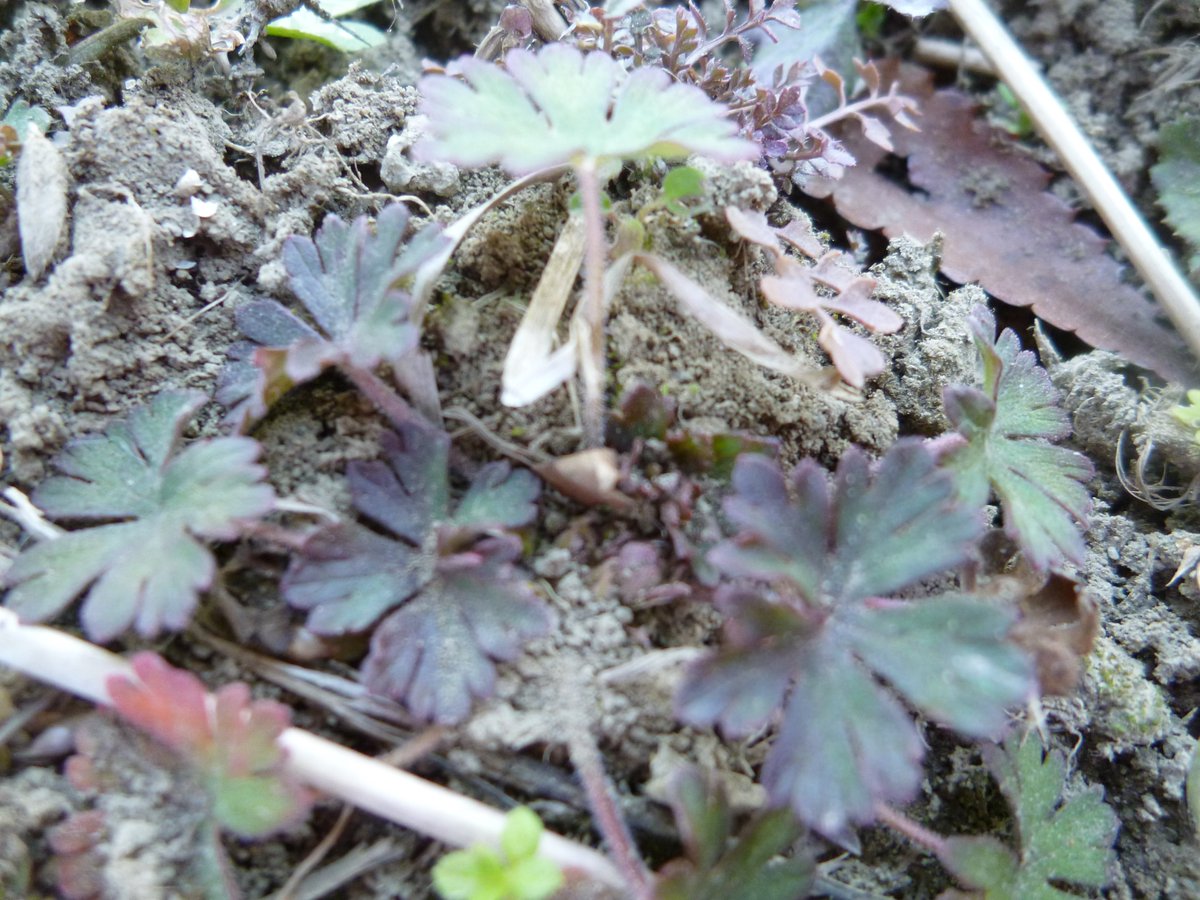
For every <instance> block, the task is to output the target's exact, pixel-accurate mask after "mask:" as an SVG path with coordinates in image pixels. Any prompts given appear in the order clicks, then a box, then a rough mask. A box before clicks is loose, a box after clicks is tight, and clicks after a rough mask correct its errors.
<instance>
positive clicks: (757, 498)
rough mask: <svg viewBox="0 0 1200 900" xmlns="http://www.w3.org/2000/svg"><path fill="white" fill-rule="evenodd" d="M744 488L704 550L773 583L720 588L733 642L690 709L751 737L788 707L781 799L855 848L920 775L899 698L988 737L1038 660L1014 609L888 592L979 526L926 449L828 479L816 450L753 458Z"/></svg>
mask: <svg viewBox="0 0 1200 900" xmlns="http://www.w3.org/2000/svg"><path fill="white" fill-rule="evenodd" d="M732 484H733V488H734V490H733V493H732V494H731V495H730V496H729V497H728V498H727V499H726V501H725V510H726V514H727V516H728V518H729V520H730V522H731V523H732V524H733V525H734V526H736V527H738V528H739V529H740V530H739V532H738V533H737V534H736V535H735V537H734V538H732V539H729V540H726V541H724V542H722V543H721V544H719V545H718V546H717V547H716V548H714V549H713V550H712V551H711V552H710V553H709V556H708V561H709V562H710V563H711V564H713V565H714V566H716V567H717V568H718V569H720V570H722V571H723V572H724V573H725V574H726V575H729V576H734V577H738V578H755V579H759V580H761V581H766V582H769V583H770V585H771V587H770V588H768V589H759V590H753V589H751V588H750V587H748V586H745V585H742V586H723V587H722V588H720V589H719V590H718V592H717V603H718V606H719V607H720V608H721V611H722V612H723V613H725V615H726V625H725V630H724V640H723V644H722V647H721V648H720V649H719V650H717V651H716V652H714V653H712V654H710V655H709V656H708V657H706V658H705V659H703V660H701V661H700V662H699V663H698V664H696V665H695V666H693V668H692V669H691V670H690V672H689V674H688V677H687V679H686V680H685V683H684V685H683V687H682V689H681V691H680V693H679V696H678V698H677V703H678V708H679V712H680V715H681V716H682V717H683V718H684V719H685V720H686V721H688V722H689V723H691V724H694V725H711V724H718V725H720V726H721V728H722V730H723V731H724V732H725V733H726V734H728V735H731V736H740V735H746V734H749V733H750V732H751V731H753V730H755V729H758V728H761V727H763V726H764V725H766V724H767V723H768V722H769V721H771V719H772V717H773V716H774V715H775V714H776V712H777V711H778V710H780V709H782V720H781V723H780V730H779V735H778V738H777V739H776V741H775V742H774V744H773V745H772V747H771V749H770V751H769V754H768V757H767V761H766V764H765V766H764V769H763V782H764V784H765V786H766V787H767V791H768V794H769V796H770V797H771V799H772V801H773V802H774V803H775V804H778V805H786V806H789V807H790V808H791V809H792V811H793V812H794V813H795V815H796V816H797V817H798V818H799V819H800V821H802V822H804V823H805V824H807V825H809V826H810V827H812V828H814V829H816V830H817V831H819V832H821V833H822V834H824V835H826V836H828V837H830V838H833V839H835V840H838V841H840V842H842V843H843V844H845V845H847V846H853V845H854V835H853V831H852V827H853V825H855V824H858V823H863V822H868V821H870V820H871V819H872V818H873V817H874V811H875V808H876V805H877V803H878V802H879V801H880V800H884V801H888V802H903V801H905V800H907V799H908V798H909V797H910V796H911V794H912V793H913V791H915V790H916V788H917V786H918V785H919V783H920V778H921V768H920V760H921V756H922V742H921V740H920V738H919V735H918V733H917V731H916V728H915V726H914V725H913V722H912V720H911V716H910V714H909V713H908V712H907V710H906V709H905V708H904V706H903V705H902V704H901V703H899V702H898V698H903V699H904V700H905V701H907V702H908V703H910V704H912V705H913V706H916V707H917V708H919V709H920V710H921V711H922V712H923V713H925V714H926V715H928V716H929V717H930V718H932V719H934V720H936V721H939V722H942V723H944V724H946V725H949V726H950V727H953V728H957V729H959V730H961V731H963V732H965V733H967V734H970V735H972V736H991V735H995V734H997V733H999V731H1000V730H1001V729H1002V728H1003V727H1004V726H1005V723H1006V710H1007V709H1008V708H1009V707H1011V706H1013V705H1016V704H1019V703H1021V702H1023V701H1024V700H1026V699H1027V698H1028V696H1029V694H1030V692H1031V690H1032V689H1033V684H1034V679H1033V671H1032V666H1031V665H1030V662H1029V660H1028V659H1027V658H1026V657H1025V655H1024V654H1023V653H1022V652H1021V651H1020V650H1019V649H1018V648H1016V647H1015V646H1012V645H1010V644H1008V643H1007V642H1006V635H1007V632H1008V630H1009V628H1010V626H1011V625H1012V622H1013V618H1014V613H1013V612H1012V611H1009V610H1006V609H1004V608H1002V607H999V606H996V605H994V604H990V603H988V602H985V601H983V600H980V599H978V598H973V597H962V596H941V597H933V598H927V599H923V600H916V601H912V602H903V601H898V600H891V599H887V597H886V595H887V594H891V593H894V592H896V591H898V590H900V589H902V588H905V587H907V586H909V585H910V584H912V583H913V582H915V581H918V580H920V579H922V578H925V577H927V576H929V575H932V574H934V573H936V572H938V571H942V570H944V569H945V568H947V567H949V566H953V565H957V564H959V563H961V562H963V561H964V560H966V559H967V558H968V556H969V554H970V552H971V550H972V547H973V545H974V543H975V541H976V539H977V537H978V534H979V530H980V527H981V525H980V522H979V520H978V517H977V516H976V515H974V514H973V513H971V512H970V511H969V510H967V509H966V508H964V507H963V506H962V505H961V503H960V502H959V501H958V500H957V498H956V496H955V488H954V484H953V481H952V479H951V478H950V477H949V476H948V475H947V474H946V473H944V472H942V471H940V470H939V469H938V468H937V466H936V463H935V461H934V457H933V454H932V452H931V451H930V450H929V449H928V448H927V447H926V446H925V445H924V444H922V443H921V442H919V441H913V440H906V441H900V442H898V443H897V444H896V445H894V446H893V447H892V448H891V449H890V450H889V451H888V453H887V454H886V455H885V456H884V457H883V458H882V459H881V460H880V461H879V462H878V463H877V465H876V466H875V467H874V468H873V469H872V467H871V466H870V465H869V464H868V462H867V459H866V457H865V455H864V454H863V453H862V452H861V451H859V450H857V449H852V450H850V451H848V452H847V453H846V454H845V455H844V456H843V458H842V460H841V462H840V463H839V465H838V469H837V473H836V475H835V476H834V479H833V483H832V486H831V484H830V480H829V478H828V477H827V476H826V474H825V472H824V471H823V470H822V469H821V468H820V467H819V466H817V465H816V463H814V462H813V461H811V460H806V461H804V462H802V463H801V464H800V465H798V466H797V467H796V468H795V469H794V470H793V472H792V475H791V478H790V479H785V478H784V476H783V474H782V473H781V472H780V471H779V469H778V468H777V467H776V466H775V465H774V463H772V462H770V461H769V460H767V459H765V458H763V457H761V456H743V457H740V458H739V459H738V461H737V463H736V465H735V467H734V474H733V480H732ZM789 488H790V490H789ZM881 681H882V682H887V684H888V685H889V686H890V689H888V688H885V687H884V685H883V684H882V683H881ZM897 695H898V697H897Z"/></svg>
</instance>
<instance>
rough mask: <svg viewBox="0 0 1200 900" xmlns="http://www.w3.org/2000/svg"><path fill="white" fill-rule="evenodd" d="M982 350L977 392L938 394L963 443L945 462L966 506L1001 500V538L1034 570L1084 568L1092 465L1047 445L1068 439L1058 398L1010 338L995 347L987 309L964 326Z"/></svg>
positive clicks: (959, 388) (1031, 358) (1067, 425)
mask: <svg viewBox="0 0 1200 900" xmlns="http://www.w3.org/2000/svg"><path fill="white" fill-rule="evenodd" d="M969 323H970V327H971V333H972V335H973V336H974V338H975V346H976V347H977V348H978V350H979V355H980V359H981V370H982V382H983V388H982V390H980V389H978V388H973V387H964V386H961V385H952V386H950V387H947V388H946V389H945V391H944V392H943V397H944V401H945V405H946V415H947V417H948V418H949V419H950V421H951V423H952V424H953V425H954V426H955V428H957V429H958V431H959V433H960V434H962V436H963V437H965V438H966V440H967V443H966V445H965V446H963V447H961V448H959V449H958V450H955V451H952V453H951V455H950V456H949V458H948V459H947V464H948V466H949V467H950V468H951V469H952V470H953V471H954V473H955V476H956V479H957V482H958V485H959V492H960V495H961V496H962V498H963V501H964V502H965V503H967V504H969V505H970V506H974V507H982V506H983V505H984V504H985V503H986V502H987V499H988V494H989V489H990V490H994V491H995V492H996V495H997V496H998V497H999V498H1000V503H1001V506H1002V508H1003V510H1004V530H1005V532H1006V533H1007V534H1008V535H1009V537H1011V538H1012V539H1013V540H1014V541H1016V542H1017V544H1018V545H1019V546H1020V547H1021V549H1022V550H1023V551H1024V553H1025V556H1026V557H1027V558H1028V560H1029V562H1030V564H1031V565H1032V566H1034V568H1036V569H1039V570H1044V569H1047V568H1049V567H1051V566H1055V565H1058V564H1059V563H1061V562H1062V561H1063V560H1064V559H1066V560H1070V561H1072V562H1075V563H1078V564H1082V562H1083V559H1084V554H1085V549H1084V544H1083V537H1082V535H1081V534H1080V528H1081V527H1082V526H1084V525H1086V523H1087V516H1088V513H1089V512H1090V511H1091V505H1092V502H1091V497H1090V496H1089V495H1088V492H1087V488H1086V487H1085V483H1086V482H1087V480H1088V479H1089V478H1091V476H1092V471H1093V470H1092V464H1091V463H1090V462H1088V460H1087V458H1086V457H1085V456H1083V455H1082V454H1080V453H1076V452H1075V451H1073V450H1068V449H1067V448H1065V447H1059V446H1056V445H1055V444H1053V443H1051V442H1052V441H1057V440H1059V439H1061V438H1064V437H1066V436H1067V434H1069V433H1070V423H1069V420H1068V418H1067V414H1066V413H1065V412H1064V411H1063V410H1062V409H1061V408H1060V407H1059V406H1058V405H1057V401H1058V392H1057V391H1056V390H1055V389H1054V386H1053V385H1052V384H1051V383H1050V378H1049V376H1048V375H1047V374H1046V372H1045V370H1044V369H1042V368H1041V367H1040V366H1039V365H1038V364H1037V361H1036V359H1035V358H1034V355H1033V354H1032V353H1030V352H1029V351H1028V350H1022V349H1021V347H1020V342H1019V341H1018V339H1017V336H1016V334H1015V333H1013V331H1012V330H1010V329H1006V330H1005V331H1004V332H1003V333H1002V334H1001V335H1000V337H999V339H997V338H996V337H995V334H996V322H995V319H994V318H993V317H992V314H991V313H990V312H989V311H988V310H987V309H986V308H985V307H982V306H981V307H978V308H976V309H975V310H974V311H973V312H972V313H971V316H970V319H969Z"/></svg>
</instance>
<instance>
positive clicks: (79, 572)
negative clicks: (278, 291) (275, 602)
mask: <svg viewBox="0 0 1200 900" xmlns="http://www.w3.org/2000/svg"><path fill="white" fill-rule="evenodd" d="M206 400H207V398H206V397H205V396H204V395H203V394H201V393H200V392H198V391H164V392H162V393H160V394H158V395H157V396H155V397H154V399H153V400H152V401H151V402H150V403H149V404H148V405H146V406H142V407H139V408H137V409H135V410H134V411H133V413H131V414H130V416H129V418H128V420H125V421H121V422H117V423H116V424H114V425H112V426H111V427H110V428H109V429H108V430H107V431H106V432H105V433H104V434H103V435H92V436H89V437H83V438H78V439H76V440H74V441H72V442H71V443H70V444H68V445H67V447H66V449H64V450H63V452H62V453H61V454H59V456H58V457H57V458H56V459H55V461H54V464H55V467H56V468H57V469H58V470H59V471H60V472H61V473H62V474H61V475H58V476H54V477H52V478H49V479H47V480H46V481H44V482H43V483H42V484H41V486H39V487H38V489H37V490H36V491H35V492H34V494H33V501H34V503H35V504H36V505H37V506H38V507H40V508H41V509H42V510H43V511H44V512H45V513H46V515H48V516H50V517H51V518H53V519H68V520H83V521H88V520H90V521H98V522H102V523H105V524H97V525H94V526H93V527H91V528H86V529H83V530H80V531H71V532H67V533H65V534H63V535H62V536H61V537H58V538H57V539H55V540H44V541H42V542H41V543H38V544H34V545H33V546H31V547H29V548H28V549H26V550H25V551H24V552H22V553H21V554H20V556H18V557H17V558H16V560H14V561H13V564H12V567H11V568H10V569H9V570H8V572H7V573H6V575H5V576H4V584H5V586H7V587H8V588H9V589H10V590H9V591H8V595H7V597H6V598H5V605H6V606H7V607H9V608H10V609H12V610H14V611H15V612H16V613H17V614H18V615H20V616H21V618H22V619H24V620H26V621H32V622H41V621H45V620H46V619H50V618H52V617H54V616H56V615H58V613H60V612H61V611H62V610H63V609H64V608H65V607H66V606H67V605H68V604H69V603H70V602H71V601H72V600H74V599H75V598H76V597H78V596H79V595H80V594H85V595H86V597H85V600H84V603H83V610H82V613H81V616H80V619H81V621H82V623H83V628H84V631H85V632H86V633H87V634H88V636H89V637H91V638H92V639H93V640H96V641H109V640H112V639H113V638H114V637H116V636H117V635H119V634H121V633H122V632H124V631H126V630H128V629H130V628H134V629H135V630H136V631H137V633H138V634H140V635H141V636H142V637H154V636H155V635H157V634H159V633H160V632H161V631H163V630H164V629H165V630H172V631H174V630H178V629H181V628H183V627H185V626H186V625H187V624H188V622H189V621H190V620H191V617H192V613H193V611H194V610H195V608H196V602H197V595H198V594H199V592H200V591H202V590H204V589H205V588H207V587H208V586H209V585H210V584H212V580H213V575H214V573H215V571H216V564H215V562H214V560H213V557H212V553H211V552H210V551H209V549H208V547H207V546H206V545H205V543H204V541H206V540H231V539H233V538H235V537H237V536H238V535H239V534H240V533H241V532H242V529H243V528H244V527H245V525H246V524H247V523H249V522H253V521H255V520H256V519H258V518H260V517H262V516H264V515H266V514H267V513H268V512H270V511H271V510H272V509H273V508H274V505H275V493H274V491H273V490H272V489H271V487H270V486H269V485H267V484H265V483H264V482H263V476H264V475H265V474H266V470H265V469H264V468H263V467H262V466H260V465H258V464H256V463H255V459H256V458H257V457H258V453H259V446H258V443H257V442H255V441H252V440H250V439H249V438H244V437H223V438H215V439H212V440H202V441H196V442H195V443H193V444H190V445H188V446H187V447H185V448H183V449H182V450H180V449H179V442H180V436H181V433H182V431H183V427H184V425H185V424H186V423H187V421H188V420H189V419H190V418H191V417H192V415H193V414H194V413H195V412H196V411H197V410H198V409H199V408H200V407H201V406H203V405H204V403H205V402H206ZM113 520H116V521H113Z"/></svg>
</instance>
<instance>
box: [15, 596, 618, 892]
mask: <svg viewBox="0 0 1200 900" xmlns="http://www.w3.org/2000/svg"><path fill="white" fill-rule="evenodd" d="M0 665H5V666H9V667H11V668H13V669H16V670H18V671H19V672H22V673H24V674H25V675H28V676H29V677H31V678H37V679H39V680H41V681H45V682H47V683H49V684H52V685H54V686H55V687H57V688H60V689H62V690H65V691H70V692H71V693H73V694H76V695H78V696H80V697H84V698H86V699H88V700H90V701H92V702H93V703H97V704H102V705H105V706H108V705H111V703H112V701H111V700H110V698H109V696H108V691H107V689H106V687H105V685H106V684H107V681H108V679H109V678H110V677H112V676H113V675H124V676H126V677H128V678H132V679H135V680H136V677H137V676H135V675H134V674H133V670H132V669H131V668H130V666H129V664H128V663H126V662H125V660H123V659H122V658H121V657H119V656H117V655H116V654H114V653H110V652H109V651H107V650H104V649H102V648H100V647H97V646H96V645H95V644H90V643H88V642H87V641H84V640H81V639H79V638H76V637H72V636H71V635H69V634H66V633H65V632H62V631H59V630H57V629H54V628H48V627H46V626H43V625H22V624H21V623H20V622H19V621H18V619H17V616H16V615H15V614H14V613H13V612H12V611H11V610H7V609H3V608H0ZM279 741H280V744H281V745H282V746H283V747H284V748H285V749H286V750H287V753H288V759H287V765H288V767H289V768H290V769H291V770H292V772H293V773H294V774H295V775H296V777H297V778H299V779H301V780H302V781H304V782H305V783H306V784H309V785H311V786H312V787H314V788H316V789H318V790H320V791H324V792H325V793H328V794H332V795H334V796H336V797H339V798H340V799H342V800H345V801H346V802H348V803H352V804H354V805H355V806H357V807H359V808H361V809H365V810H367V811H368V812H372V813H375V814H376V815H378V816H381V817H383V818H385V819H389V820H391V821H393V822H395V823H397V824H398V825H402V826H404V827H405V828H412V829H414V830H416V831H420V832H422V833H424V834H427V835H429V836H430V837H433V838H436V839H437V840H439V841H443V842H444V843H447V844H453V845H455V846H459V847H467V846H473V845H477V844H484V845H487V846H489V847H493V848H495V849H497V850H498V849H500V834H501V831H502V830H503V828H504V815H503V813H501V812H499V811H497V810H494V809H492V808H491V807H489V806H485V805H484V804H482V803H479V802H477V801H475V800H471V799H470V798H468V797H464V796H462V795H461V794H456V793H454V792H453V791H450V790H447V789H446V788H444V787H441V786H440V785H437V784H434V783H432V782H430V781H426V780H425V779H423V778H418V777H416V776H415V775H411V774H409V773H408V772H405V771H402V770H400V769H396V768H394V767H392V766H390V765H388V764H386V763H383V762H380V761H379V760H375V759H371V758H370V757H368V756H364V755H363V754H361V753H356V752H355V751H353V750H348V749H347V748H345V747H342V746H339V745H338V744H335V743H333V742H332V741H327V740H325V739H324V738H320V737H317V736H316V735H315V734H310V733H308V732H307V731H301V730H300V729H298V728H289V729H287V730H286V731H285V732H284V733H283V734H282V735H281V736H280V738H279ZM538 852H539V853H540V854H541V855H542V856H544V857H545V858H547V859H550V860H552V861H554V862H555V863H557V864H558V865H560V866H562V867H563V868H564V869H567V870H574V871H576V872H579V873H582V874H583V875H585V876H587V877H590V878H593V879H595V880H597V881H599V882H601V883H603V884H606V885H610V886H612V887H615V888H624V886H625V882H624V879H622V877H621V876H620V874H619V873H618V872H617V870H616V869H615V867H614V866H613V864H612V863H611V862H610V861H609V860H608V859H607V858H606V857H605V856H603V855H602V854H600V853H598V852H597V851H595V850H592V849H591V848H589V847H585V846H583V845H582V844H578V843H576V842H574V841H570V840H567V839H566V838H564V837H562V836H560V835H557V834H553V833H551V832H549V831H547V832H545V833H544V834H543V835H542V840H541V843H540V844H539V845H538Z"/></svg>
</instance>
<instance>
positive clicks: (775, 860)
mask: <svg viewBox="0 0 1200 900" xmlns="http://www.w3.org/2000/svg"><path fill="white" fill-rule="evenodd" d="M670 802H671V810H672V812H674V814H675V824H676V826H677V827H678V828H679V836H680V839H681V841H682V843H683V856H681V857H680V858H679V859H676V860H672V861H671V862H669V863H667V864H666V865H665V866H664V867H663V868H662V870H661V871H660V872H659V873H658V876H657V878H656V879H655V886H654V898H655V900H729V898H734V897H753V898H754V900H793V898H795V897H807V896H808V891H809V889H810V888H811V887H812V883H813V877H814V875H815V874H816V872H815V869H816V867H815V866H814V865H813V862H812V859H811V857H810V856H809V855H808V854H807V853H806V852H805V851H803V850H800V851H799V852H796V853H789V851H791V850H792V849H793V848H794V847H795V846H796V845H797V844H798V843H799V842H800V837H801V834H802V831H803V829H801V827H800V826H799V825H798V824H797V823H796V821H795V819H794V818H793V817H792V815H791V813H789V812H788V811H787V810H786V809H769V810H764V811H762V812H760V813H758V814H757V815H755V816H754V817H753V818H752V819H751V820H750V821H749V822H747V823H746V824H745V825H744V826H743V827H742V829H741V830H740V831H738V832H736V833H735V832H734V811H733V809H732V807H731V806H730V803H729V798H728V797H727V796H726V794H725V791H724V790H723V789H722V787H721V785H720V783H719V782H718V781H717V780H716V779H715V778H713V777H711V776H710V775H709V774H706V773H704V772H702V771H701V770H699V769H697V768H695V767H693V766H686V767H684V768H682V769H681V770H680V771H679V772H678V773H676V775H675V778H674V780H673V783H672V784H671V797H670Z"/></svg>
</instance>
